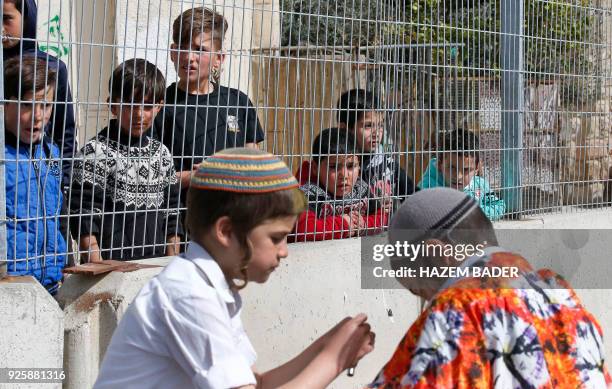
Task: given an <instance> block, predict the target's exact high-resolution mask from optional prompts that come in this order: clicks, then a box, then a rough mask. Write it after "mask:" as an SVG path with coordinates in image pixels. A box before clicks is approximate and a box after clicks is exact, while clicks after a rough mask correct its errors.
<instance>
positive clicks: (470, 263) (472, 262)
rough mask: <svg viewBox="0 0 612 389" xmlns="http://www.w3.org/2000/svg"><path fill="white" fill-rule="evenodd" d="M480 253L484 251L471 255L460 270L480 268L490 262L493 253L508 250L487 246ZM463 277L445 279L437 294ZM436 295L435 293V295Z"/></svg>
mask: <svg viewBox="0 0 612 389" xmlns="http://www.w3.org/2000/svg"><path fill="white" fill-rule="evenodd" d="M482 251H484V254H483V255H476V254H474V255H472V256H471V257H469V258H466V259H465V260H464V261H463V262H462V263H461V264H460V265H459V267H460V268H466V267H474V266H478V267H482V266H485V265H486V263H487V262H488V261H489V260H491V256H492V255H493V254H494V253H499V252H503V251H508V250H504V249H503V248H501V247H498V246H487V247H485V248H484V249H483V250H482ZM461 278H463V277H452V278H449V279H447V280H446V281H445V282H444V284H442V287H441V288H440V289H439V290H438V293H440V292H441V291H443V290H444V289H447V288H449V287H450V286H451V285H453V284H454V283H455V282H457V281H458V280H460V279H461ZM436 294H437V293H436Z"/></svg>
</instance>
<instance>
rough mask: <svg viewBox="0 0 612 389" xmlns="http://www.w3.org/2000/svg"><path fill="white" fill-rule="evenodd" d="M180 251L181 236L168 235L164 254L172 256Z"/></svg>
mask: <svg viewBox="0 0 612 389" xmlns="http://www.w3.org/2000/svg"><path fill="white" fill-rule="evenodd" d="M180 252H181V237H180V236H177V235H170V236H168V238H167V239H166V255H167V256H168V257H173V256H175V255H178V254H179V253H180Z"/></svg>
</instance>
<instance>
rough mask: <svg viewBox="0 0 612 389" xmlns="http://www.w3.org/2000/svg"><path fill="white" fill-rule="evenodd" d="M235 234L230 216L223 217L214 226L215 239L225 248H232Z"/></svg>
mask: <svg viewBox="0 0 612 389" xmlns="http://www.w3.org/2000/svg"><path fill="white" fill-rule="evenodd" d="M233 234H234V227H233V225H232V221H231V220H230V218H229V217H228V216H221V217H220V218H219V219H217V221H216V222H215V223H214V224H213V235H214V236H215V239H217V241H218V242H219V243H220V244H221V246H223V247H226V248H227V247H230V246H231V242H232V236H233Z"/></svg>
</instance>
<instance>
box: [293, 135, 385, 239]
mask: <svg viewBox="0 0 612 389" xmlns="http://www.w3.org/2000/svg"><path fill="white" fill-rule="evenodd" d="M355 143H356V141H355V138H354V137H353V135H352V132H350V131H349V130H347V129H344V128H328V129H325V130H323V131H321V133H320V134H319V135H317V137H316V138H315V140H314V142H313V144H312V160H311V161H310V172H311V175H310V177H309V178H308V180H307V181H306V183H305V184H304V185H302V186H301V187H300V189H301V190H302V191H303V192H304V194H305V195H306V197H307V199H308V210H306V211H305V212H303V213H302V214H301V215H300V217H299V219H298V222H297V225H296V236H295V240H296V241H311V240H326V239H342V238H349V237H351V236H355V235H363V234H371V233H375V232H378V231H379V230H380V228H381V227H383V226H385V225H386V224H387V219H388V218H389V212H390V207H389V206H388V205H387V206H385V204H384V203H383V202H381V201H380V199H379V200H377V199H375V198H374V195H373V194H372V192H371V191H370V187H369V186H368V184H367V183H366V182H364V181H363V180H362V179H361V178H360V174H359V167H360V166H359V157H358V156H357V151H356V150H355Z"/></svg>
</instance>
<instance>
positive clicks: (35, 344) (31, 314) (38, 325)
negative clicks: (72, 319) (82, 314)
mask: <svg viewBox="0 0 612 389" xmlns="http://www.w3.org/2000/svg"><path fill="white" fill-rule="evenodd" d="M63 318H64V315H63V313H62V310H61V309H60V307H59V306H58V304H57V302H56V301H55V300H54V299H53V297H51V295H50V294H49V292H47V291H46V290H45V288H43V287H42V286H41V285H40V284H39V283H38V281H36V279H34V278H33V277H29V276H28V277H5V278H3V279H1V280H0V328H2V336H0V350H2V357H1V358H0V367H11V368H15V367H17V368H28V369H30V368H62V353H63V348H64V321H63ZM0 386H1V387H3V388H4V387H6V388H17V387H19V388H41V387H42V388H61V387H62V385H61V384H59V383H57V384H34V383H31V384H19V385H17V384H15V385H13V384H2V385H0Z"/></svg>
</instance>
